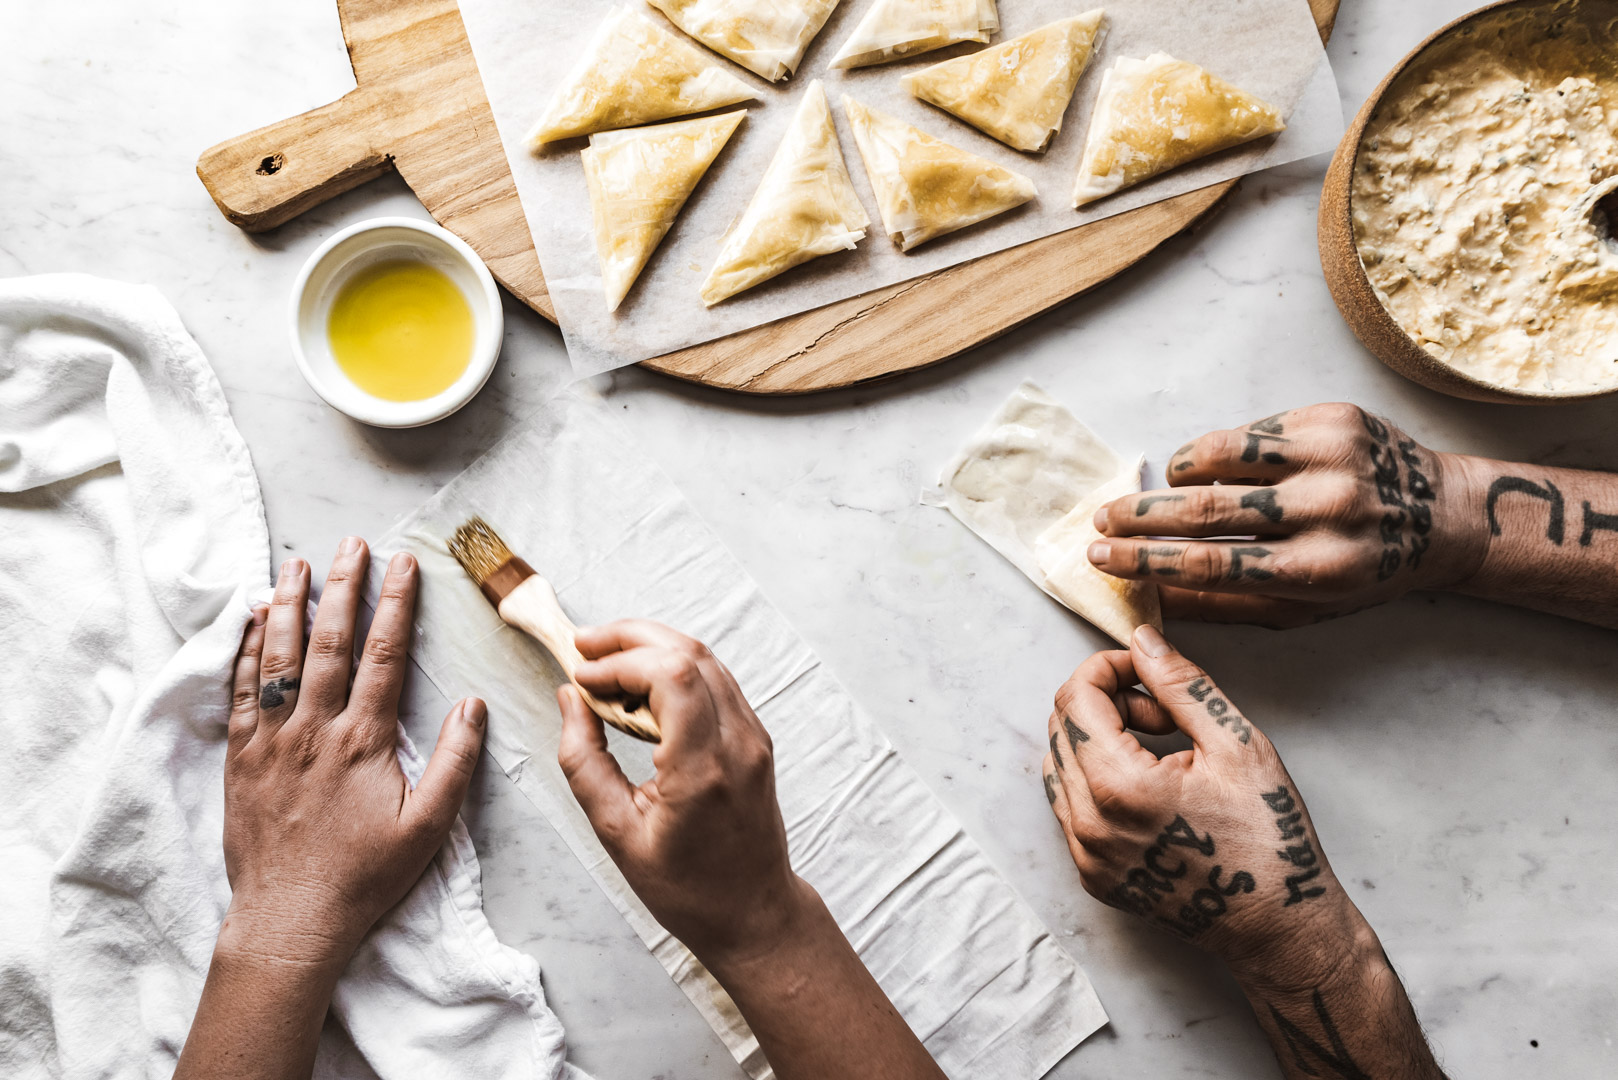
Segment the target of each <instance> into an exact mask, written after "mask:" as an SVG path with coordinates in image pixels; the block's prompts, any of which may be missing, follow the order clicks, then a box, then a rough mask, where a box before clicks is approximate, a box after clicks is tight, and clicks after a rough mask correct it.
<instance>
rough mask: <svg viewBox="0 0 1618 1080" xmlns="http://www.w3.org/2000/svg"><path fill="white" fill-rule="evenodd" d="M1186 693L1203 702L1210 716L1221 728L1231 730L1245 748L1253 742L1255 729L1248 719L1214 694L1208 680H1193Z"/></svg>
mask: <svg viewBox="0 0 1618 1080" xmlns="http://www.w3.org/2000/svg"><path fill="white" fill-rule="evenodd" d="M1185 692H1186V693H1188V694H1190V695H1191V697H1192V698H1193V699H1194V700H1196V701H1200V702H1202V707H1203V708H1205V709H1207V710H1208V715H1209V716H1211V717H1213V718H1214V720H1215V721H1216V722H1217V723H1218V724H1219V726H1220V727H1227V728H1229V729H1230V731H1231V734H1233V735H1235V736H1236V738H1237V740H1238V741H1240V742H1241V744H1242V745H1243V746H1245V745H1247V744H1248V743H1249V742H1251V741H1252V739H1253V729H1252V727H1251V726H1250V725H1249V724H1248V722H1247V718H1246V717H1245V716H1243V715H1242V714H1241V713H1239V712H1237V711H1236V709H1235V707H1234V706H1232V705H1231V703H1230V702H1228V701H1226V700H1225V699H1224V698H1222V697H1220V696H1219V695H1218V694H1217V693H1215V692H1214V687H1213V683H1211V682H1209V681H1208V680H1207V679H1192V680H1191V683H1190V685H1188V686H1187V687H1186V688H1185Z"/></svg>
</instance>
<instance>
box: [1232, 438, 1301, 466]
mask: <svg viewBox="0 0 1618 1080" xmlns="http://www.w3.org/2000/svg"><path fill="white" fill-rule="evenodd" d="M1246 434H1247V445H1246V446H1244V447H1243V448H1242V460H1243V461H1247V462H1253V461H1262V462H1264V464H1266V465H1285V464H1286V463H1287V459H1286V458H1285V457H1283V456H1282V455H1281V452H1280V451H1279V450H1266V449H1264V444H1265V443H1266V442H1273V443H1283V444H1284V443H1290V442H1291V441H1292V440H1291V439H1283V438H1282V437H1281V436H1279V435H1263V434H1260V433H1259V432H1256V431H1249V432H1247V433H1246Z"/></svg>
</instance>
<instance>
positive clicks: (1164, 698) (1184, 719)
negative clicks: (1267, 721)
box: [1129, 624, 1257, 754]
mask: <svg viewBox="0 0 1618 1080" xmlns="http://www.w3.org/2000/svg"><path fill="white" fill-rule="evenodd" d="M1129 652H1130V656H1131V658H1132V659H1133V661H1134V665H1135V674H1136V675H1137V676H1139V677H1140V681H1141V685H1142V686H1144V687H1146V689H1148V690H1150V691H1151V692H1152V696H1153V697H1155V698H1156V699H1157V702H1158V704H1159V705H1161V706H1162V707H1163V709H1164V711H1166V712H1167V713H1168V714H1169V717H1170V718H1171V719H1173V721H1174V726H1175V727H1177V728H1179V729H1180V730H1181V731H1183V732H1185V733H1186V734H1187V735H1189V736H1190V737H1191V741H1192V742H1193V743H1195V744H1196V747H1197V749H1198V750H1200V751H1202V752H1203V753H1207V754H1223V753H1228V752H1231V751H1234V750H1238V749H1240V748H1241V747H1243V746H1246V745H1248V744H1249V743H1251V742H1252V741H1253V739H1254V737H1255V736H1256V735H1257V729H1256V728H1254V727H1253V725H1252V724H1250V723H1249V722H1248V720H1247V718H1246V717H1245V716H1243V715H1242V714H1241V713H1240V712H1239V711H1238V710H1237V708H1236V706H1235V705H1233V704H1232V703H1231V702H1230V700H1229V699H1228V698H1226V697H1225V695H1224V694H1223V693H1221V692H1220V690H1219V687H1217V686H1215V685H1214V681H1213V680H1212V679H1210V678H1209V677H1208V673H1207V672H1205V671H1203V670H1202V669H1201V668H1200V667H1198V666H1197V665H1196V664H1194V663H1192V662H1191V661H1190V660H1188V659H1186V658H1185V656H1184V655H1182V654H1181V653H1180V651H1179V650H1178V649H1176V648H1175V647H1174V646H1173V645H1170V644H1169V643H1168V641H1167V639H1165V638H1164V637H1163V634H1162V632H1161V631H1159V630H1158V629H1157V628H1156V627H1155V626H1152V625H1150V624H1143V625H1141V626H1138V627H1136V628H1135V633H1134V637H1133V638H1132V640H1131V641H1130V644H1129Z"/></svg>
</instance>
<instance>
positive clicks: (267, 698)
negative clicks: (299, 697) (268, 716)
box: [258, 679, 298, 709]
mask: <svg viewBox="0 0 1618 1080" xmlns="http://www.w3.org/2000/svg"><path fill="white" fill-rule="evenodd" d="M297 689H298V680H297V679H271V680H270V681H269V682H267V683H265V684H264V687H263V689H261V690H259V692H258V707H259V708H261V709H275V708H279V707H280V706H282V705H285V704H286V701H287V697H288V696H289V695H291V694H293V693H296V692H297Z"/></svg>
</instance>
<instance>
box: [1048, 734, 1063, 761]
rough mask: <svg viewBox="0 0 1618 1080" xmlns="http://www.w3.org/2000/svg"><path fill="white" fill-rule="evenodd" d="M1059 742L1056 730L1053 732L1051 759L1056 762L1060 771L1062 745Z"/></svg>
mask: <svg viewBox="0 0 1618 1080" xmlns="http://www.w3.org/2000/svg"><path fill="white" fill-rule="evenodd" d="M1059 743H1060V740H1058V739H1057V738H1056V732H1054V731H1053V732H1051V760H1052V761H1054V762H1055V763H1056V768H1057V770H1058V771H1060V770H1061V768H1062V747H1061V746H1060V745H1059Z"/></svg>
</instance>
